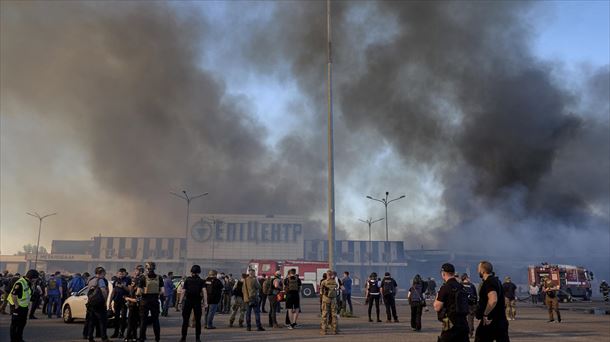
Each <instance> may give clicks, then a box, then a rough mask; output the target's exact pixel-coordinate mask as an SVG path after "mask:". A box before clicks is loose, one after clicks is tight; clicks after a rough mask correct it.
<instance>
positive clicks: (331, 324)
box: [320, 270, 339, 335]
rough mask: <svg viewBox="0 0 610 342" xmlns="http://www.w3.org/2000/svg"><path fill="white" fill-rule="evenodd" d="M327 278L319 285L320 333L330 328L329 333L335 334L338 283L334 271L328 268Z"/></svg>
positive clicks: (325, 332)
mask: <svg viewBox="0 0 610 342" xmlns="http://www.w3.org/2000/svg"><path fill="white" fill-rule="evenodd" d="M326 274H327V278H326V280H324V281H322V283H321V285H320V293H321V294H322V317H321V318H320V334H322V335H326V334H327V331H328V330H329V328H330V333H331V334H333V335H336V334H337V315H336V312H337V290H338V288H339V284H338V283H337V280H336V279H335V274H336V273H335V272H333V271H332V270H328V271H327V272H326Z"/></svg>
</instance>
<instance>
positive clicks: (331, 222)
mask: <svg viewBox="0 0 610 342" xmlns="http://www.w3.org/2000/svg"><path fill="white" fill-rule="evenodd" d="M330 24H331V22H330V0H326V30H327V38H328V39H327V40H328V45H327V53H328V64H327V74H326V82H327V88H326V93H327V100H328V266H329V267H330V268H331V269H335V165H334V164H335V160H334V146H333V92H332V81H333V79H332V68H333V59H332V40H331V37H332V35H331V25H330Z"/></svg>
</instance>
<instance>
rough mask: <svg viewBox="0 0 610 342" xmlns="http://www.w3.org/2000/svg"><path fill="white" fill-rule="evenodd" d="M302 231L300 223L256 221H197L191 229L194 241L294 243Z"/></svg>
mask: <svg viewBox="0 0 610 342" xmlns="http://www.w3.org/2000/svg"><path fill="white" fill-rule="evenodd" d="M302 233H303V226H302V225H301V224H300V223H266V222H258V221H248V222H239V223H232V222H222V221H207V220H204V219H201V220H199V221H197V222H196V223H195V224H194V225H193V226H192V229H191V236H192V237H193V239H194V240H195V241H198V242H206V241H209V240H213V241H229V242H233V241H250V242H256V243H264V242H269V243H279V242H284V243H285V242H289V243H296V242H298V241H299V240H300V237H301V235H302Z"/></svg>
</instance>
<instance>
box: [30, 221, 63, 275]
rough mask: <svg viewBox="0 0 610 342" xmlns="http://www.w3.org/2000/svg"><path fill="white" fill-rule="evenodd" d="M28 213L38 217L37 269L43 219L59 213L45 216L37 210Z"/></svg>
mask: <svg viewBox="0 0 610 342" xmlns="http://www.w3.org/2000/svg"><path fill="white" fill-rule="evenodd" d="M26 214H28V215H30V216H32V217H35V218H37V219H38V240H36V258H35V259H34V269H36V266H38V250H39V249H40V232H41V231H42V220H44V219H45V218H47V217H49V216H53V215H57V213H53V214H47V215H44V216H40V215H39V214H38V213H37V212H34V213H33V214H32V213H26Z"/></svg>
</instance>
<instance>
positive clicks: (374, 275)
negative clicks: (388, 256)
mask: <svg viewBox="0 0 610 342" xmlns="http://www.w3.org/2000/svg"><path fill="white" fill-rule="evenodd" d="M369 277H370V278H375V279H377V272H373V273H371V275H370V276H369Z"/></svg>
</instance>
